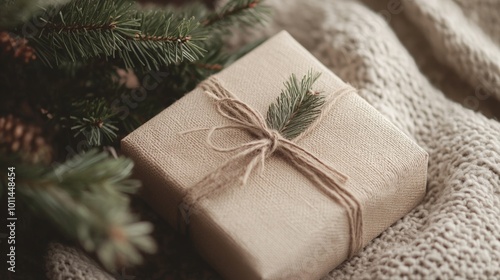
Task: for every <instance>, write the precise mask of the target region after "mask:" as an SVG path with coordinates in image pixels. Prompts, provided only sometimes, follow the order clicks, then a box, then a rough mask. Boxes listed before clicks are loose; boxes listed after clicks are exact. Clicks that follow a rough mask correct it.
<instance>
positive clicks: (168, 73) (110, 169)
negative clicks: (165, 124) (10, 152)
mask: <svg viewBox="0 0 500 280" xmlns="http://www.w3.org/2000/svg"><path fill="white" fill-rule="evenodd" d="M49 2H50V3H49ZM261 2H263V1H248V0H246V1H241V0H230V1H228V3H227V4H226V5H225V6H223V7H222V8H220V9H219V10H216V11H212V10H209V9H208V8H206V7H204V6H203V5H201V4H193V5H191V6H190V7H187V8H174V7H171V6H166V7H155V9H145V8H144V7H142V6H141V5H139V4H138V3H136V2H134V1H131V0H116V1H115V0H102V1H101V0H99V1H96V0H50V1H44V0H31V1H27V0H17V1H9V0H0V29H2V30H1V31H7V32H8V33H9V35H12V36H11V37H12V38H19V39H27V40H28V45H29V46H30V47H32V48H33V49H34V50H35V54H36V57H37V59H36V60H34V61H29V63H25V62H23V61H20V60H19V59H16V58H14V57H13V56H12V55H10V56H9V55H8V53H7V52H3V50H2V48H3V45H1V44H0V88H2V90H1V91H0V92H1V93H0V95H1V96H2V100H3V101H2V102H0V116H2V115H7V114H12V115H14V116H16V117H19V118H21V119H23V120H27V121H29V122H30V123H34V124H36V125H38V126H40V128H41V129H43V130H44V131H47V134H50V135H51V137H50V139H51V140H53V141H52V144H53V147H52V148H54V150H57V152H56V153H55V158H56V160H58V161H60V162H64V163H63V164H61V165H54V166H53V167H50V166H45V165H43V164H37V165H28V164H27V163H25V162H22V161H20V160H14V159H11V158H9V159H7V158H3V157H0V165H7V164H8V165H10V166H11V165H15V166H16V167H17V168H18V170H17V171H18V174H17V179H18V182H19V184H18V186H19V187H18V191H19V201H20V203H23V204H26V205H28V206H30V207H31V208H32V210H33V213H35V214H39V216H41V217H44V218H45V219H47V220H49V221H51V223H52V224H53V225H54V226H55V228H57V229H58V230H59V231H60V232H61V233H64V234H65V235H66V236H67V237H68V238H69V239H72V240H75V241H78V242H79V243H80V244H81V245H82V247H83V248H85V249H86V250H87V251H89V252H94V253H95V254H96V255H97V256H98V257H99V259H100V260H101V261H102V263H103V264H104V265H105V266H106V268H108V269H113V268H114V267H115V266H116V265H118V264H120V263H121V261H124V262H125V263H130V264H134V263H138V262H139V261H140V255H139V253H138V252H139V251H145V252H150V251H152V249H153V246H152V244H151V240H150V239H149V237H148V234H147V233H148V232H149V231H150V230H151V225H149V224H144V223H140V222H137V218H136V217H134V215H132V214H131V213H130V211H129V205H128V204H129V202H128V196H127V195H125V193H127V192H131V193H133V192H134V190H135V189H136V187H137V182H135V181H131V180H129V179H128V178H129V175H130V171H131V168H132V164H131V162H130V161H129V160H126V159H124V158H118V159H112V158H109V157H108V156H107V155H105V154H102V153H97V152H95V151H94V150H92V151H89V152H87V153H85V154H82V155H77V156H76V157H74V158H72V159H70V160H64V159H66V157H67V153H68V151H70V150H79V151H80V150H89V149H91V148H92V147H94V148H101V149H102V148H103V147H104V146H115V147H118V146H119V140H120V139H121V138H122V137H123V136H125V135H126V134H127V133H128V132H130V131H131V130H133V129H135V128H136V127H137V126H139V125H141V124H142V123H144V122H146V121H147V120H148V119H149V118H151V117H153V116H154V115H156V114H157V113H158V112H160V111H161V110H163V109H164V108H165V107H167V106H168V105H170V104H172V103H173V102H174V101H175V100H176V99H178V98H180V97H182V95H183V94H185V93H187V92H189V91H190V90H192V89H193V88H194V87H195V86H196V85H197V83H198V82H200V81H201V80H203V79H205V78H206V77H208V76H209V75H211V74H213V73H216V72H217V71H220V70H221V69H223V68H224V67H225V66H227V65H228V64H230V63H231V62H233V61H234V60H235V59H237V58H238V57H240V56H241V55H243V54H244V53H246V52H248V51H249V50H250V49H252V48H253V47H255V46H256V44H258V43H260V41H258V42H256V44H252V45H249V46H248V47H247V48H244V49H242V50H240V51H238V52H235V53H229V52H228V51H227V50H226V49H225V48H224V39H225V38H226V36H228V35H230V30H231V29H230V27H232V26H240V27H246V28H254V26H255V23H259V22H262V21H263V20H264V19H265V18H266V15H267V13H268V8H266V7H265V6H264V5H263V4H262V3H261ZM33 15H34V18H33V17H32V16H33ZM4 16H5V17H4ZM240 30H241V29H240ZM12 53H14V52H13V51H11V52H10V54H12ZM123 71H126V72H128V73H131V74H130V76H131V77H132V78H136V79H137V80H138V81H137V83H136V84H135V85H133V86H130V85H127V78H125V79H124V78H123V77H122V76H121V74H120V73H121V72H123ZM138 94H140V95H141V96H143V98H142V97H141V98H139V99H138V98H136V97H137V96H138ZM134 96H135V97H134ZM52 136H53V137H52Z"/></svg>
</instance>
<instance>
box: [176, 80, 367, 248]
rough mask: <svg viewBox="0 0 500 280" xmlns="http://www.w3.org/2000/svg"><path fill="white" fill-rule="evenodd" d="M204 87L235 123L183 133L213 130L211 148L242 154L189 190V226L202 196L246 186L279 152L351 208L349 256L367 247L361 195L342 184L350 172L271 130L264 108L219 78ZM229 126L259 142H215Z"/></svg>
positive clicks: (184, 208)
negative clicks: (238, 94) (227, 144)
mask: <svg viewBox="0 0 500 280" xmlns="http://www.w3.org/2000/svg"><path fill="white" fill-rule="evenodd" d="M201 86H202V88H203V89H204V92H205V94H207V96H209V97H211V98H212V99H214V100H215V104H216V109H217V112H218V113H219V114H220V115H221V116H223V117H224V118H226V119H228V120H231V121H232V122H233V123H235V124H233V125H224V126H216V127H212V128H198V129H192V130H188V131H184V132H181V134H187V133H193V132H197V131H207V130H208V133H207V138H206V143H207V145H208V146H209V147H210V148H212V149H213V150H215V151H218V152H222V153H236V154H235V155H234V156H232V157H231V158H230V159H229V160H227V161H226V162H225V163H223V164H222V165H221V166H219V167H218V168H217V169H216V170H215V171H213V172H212V173H210V174H208V175H207V176H206V177H205V178H203V179H202V180H201V181H200V182H198V183H197V184H196V185H194V186H193V187H191V188H190V189H189V190H188V191H187V194H186V195H185V197H184V199H183V202H182V203H181V205H180V206H179V209H180V214H182V217H183V218H184V221H185V223H186V225H188V224H189V215H190V210H191V208H193V207H194V206H195V205H196V203H197V202H198V201H199V200H200V199H202V198H204V197H206V196H208V195H210V194H211V193H214V192H216V191H217V190H219V189H222V188H224V187H226V186H227V185H229V184H231V183H233V182H234V180H235V179H238V180H239V184H240V185H245V184H246V183H247V181H248V178H249V177H250V175H251V174H252V171H253V170H254V169H255V168H257V167H260V174H261V175H262V174H263V172H264V164H265V161H266V158H268V157H269V156H271V155H273V154H274V153H276V152H279V153H280V154H281V155H283V156H284V157H285V158H287V159H288V160H289V162H290V163H291V164H293V166H294V167H295V168H296V169H297V170H299V171H300V172H301V173H302V174H304V175H306V176H307V178H308V179H310V180H311V181H312V182H313V183H314V185H315V186H316V187H317V188H318V189H319V190H320V191H322V192H323V193H324V194H325V195H327V196H328V197H330V198H331V199H332V200H333V201H335V202H336V203H338V204H339V205H341V206H342V207H343V208H344V209H345V211H346V216H347V218H348V223H349V236H350V240H349V247H348V254H349V257H350V256H353V255H354V254H356V253H357V252H358V251H359V250H361V248H362V241H363V240H362V231H363V225H362V215H361V206H360V203H359V201H358V200H357V199H356V197H355V196H354V195H352V193H350V192H349V191H348V190H346V189H345V188H343V187H342V185H344V184H345V183H346V181H347V179H348V178H347V176H346V175H344V174H342V173H341V172H339V171H337V170H336V169H335V168H333V167H331V166H329V165H327V164H325V163H324V162H323V161H322V160H320V159H319V158H318V157H316V156H315V155H313V154H311V153H310V152H308V151H307V150H305V149H303V148H301V147H300V146H298V145H297V144H295V143H294V142H292V141H289V140H287V139H285V138H284V137H283V136H282V135H281V134H280V133H279V132H278V131H275V130H272V129H270V128H269V127H268V126H267V124H266V121H265V120H264V118H263V117H262V115H261V114H260V113H259V112H258V111H256V110H254V109H252V108H251V107H250V106H248V105H247V104H245V103H244V102H241V101H240V100H238V99H236V98H234V97H233V95H232V94H231V93H229V92H228V91H227V90H225V89H224V88H223V87H222V86H221V84H220V83H219V82H218V81H217V80H216V79H215V78H213V77H212V78H210V79H208V80H206V81H205V82H203V83H202V84H201ZM227 129H239V130H244V131H247V132H249V133H251V134H252V135H254V136H255V137H256V140H252V141H250V142H247V143H243V144H241V145H238V146H235V147H229V148H224V147H219V146H216V145H215V144H214V143H213V141H212V138H213V136H214V133H215V132H216V131H219V130H227Z"/></svg>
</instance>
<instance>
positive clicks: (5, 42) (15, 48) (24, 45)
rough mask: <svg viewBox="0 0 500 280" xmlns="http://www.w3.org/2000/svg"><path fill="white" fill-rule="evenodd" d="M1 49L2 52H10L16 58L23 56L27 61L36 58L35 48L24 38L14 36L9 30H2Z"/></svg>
mask: <svg viewBox="0 0 500 280" xmlns="http://www.w3.org/2000/svg"><path fill="white" fill-rule="evenodd" d="M0 49H2V50H3V51H2V54H3V55H5V54H10V55H12V56H13V57H14V58H21V59H22V60H23V61H24V62H25V63H28V62H30V61H32V60H35V59H36V55H35V50H34V49H33V48H32V47H30V46H29V45H28V40H26V39H24V38H14V37H12V36H11V35H10V34H9V33H8V32H5V31H1V32H0Z"/></svg>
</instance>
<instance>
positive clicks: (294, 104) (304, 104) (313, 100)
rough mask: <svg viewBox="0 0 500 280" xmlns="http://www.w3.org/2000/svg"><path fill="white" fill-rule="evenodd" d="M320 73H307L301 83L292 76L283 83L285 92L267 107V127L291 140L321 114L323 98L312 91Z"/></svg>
mask: <svg viewBox="0 0 500 280" xmlns="http://www.w3.org/2000/svg"><path fill="white" fill-rule="evenodd" d="M320 75H321V74H320V73H313V72H312V71H309V72H308V73H307V75H305V76H304V77H303V78H302V80H301V82H300V83H299V81H298V80H297V77H296V76H295V75H294V74H293V75H292V76H291V77H290V79H289V80H288V81H287V82H285V90H283V91H282V92H281V95H280V96H279V97H278V99H277V101H276V102H275V103H273V104H271V105H270V106H269V109H268V111H267V118H266V122H267V125H268V126H269V127H270V128H271V129H274V130H276V131H278V132H279V133H280V134H281V135H283V137H285V138H287V139H289V140H291V139H293V138H295V137H297V136H298V135H300V134H301V133H302V132H303V131H304V130H306V129H307V127H308V126H309V125H311V123H312V122H313V121H314V120H315V119H316V118H317V117H318V116H319V114H320V113H321V109H320V107H321V106H322V105H323V104H324V102H325V101H324V96H321V95H319V94H318V93H317V92H315V91H313V90H312V86H313V84H314V82H316V80H317V79H318V78H319V76H320Z"/></svg>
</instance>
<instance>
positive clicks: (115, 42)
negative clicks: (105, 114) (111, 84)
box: [32, 0, 205, 70]
mask: <svg viewBox="0 0 500 280" xmlns="http://www.w3.org/2000/svg"><path fill="white" fill-rule="evenodd" d="M35 22H43V23H44V24H43V25H42V26H41V27H39V28H36V29H35V31H36V32H35V33H34V34H33V37H32V40H33V42H34V46H35V48H36V50H37V54H38V56H39V57H40V59H41V60H42V61H44V62H45V63H47V64H48V65H52V66H55V65H60V64H62V63H64V62H81V61H86V60H89V59H91V58H102V59H107V60H113V59H119V60H121V61H122V62H123V63H124V66H125V67H127V68H130V67H141V66H142V67H145V68H147V69H149V70H151V69H158V68H159V67H160V66H162V65H168V64H171V63H176V62H180V61H182V60H184V59H187V60H189V61H193V60H196V59H198V58H199V57H201V56H202V53H203V51H204V50H203V49H202V48H201V47H199V46H198V45H197V44H196V43H195V42H196V41H198V40H204V39H205V36H204V35H203V34H202V33H201V32H199V31H198V30H197V29H198V27H199V23H198V22H197V21H196V20H195V19H194V18H178V17H176V16H175V15H174V14H173V13H172V12H171V11H163V10H161V9H160V10H156V11H142V10H141V9H140V8H139V7H138V5H137V4H136V3H135V2H133V1H130V0H117V1H114V0H102V1H93V0H79V1H71V2H69V3H68V4H66V5H63V6H62V7H52V8H49V9H46V11H45V13H44V14H43V15H42V16H40V17H39V18H37V19H36V20H34V21H33V23H32V25H34V26H36V25H35V24H34V23H35Z"/></svg>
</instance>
